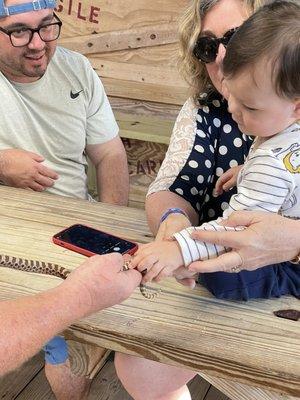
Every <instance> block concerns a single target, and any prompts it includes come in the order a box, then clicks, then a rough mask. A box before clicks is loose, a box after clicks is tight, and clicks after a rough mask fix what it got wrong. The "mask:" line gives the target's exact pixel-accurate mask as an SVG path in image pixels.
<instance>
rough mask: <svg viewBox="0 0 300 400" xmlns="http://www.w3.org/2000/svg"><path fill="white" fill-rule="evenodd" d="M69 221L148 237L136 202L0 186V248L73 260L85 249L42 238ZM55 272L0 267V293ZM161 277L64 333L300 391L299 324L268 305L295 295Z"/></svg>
mask: <svg viewBox="0 0 300 400" xmlns="http://www.w3.org/2000/svg"><path fill="white" fill-rule="evenodd" d="M74 223H83V224H87V225H90V226H93V227H96V228H99V229H102V230H105V231H108V232H111V233H114V234H117V235H119V236H122V237H124V238H127V239H130V240H134V241H137V242H147V241H149V240H150V239H149V238H150V237H151V235H150V232H149V230H148V228H147V224H146V220H145V214H144V212H143V211H141V210H137V209H132V208H125V207H117V206H111V205H107V204H100V203H88V202H86V201H81V200H74V199H70V198H64V197H57V196H53V195H49V194H44V193H43V194H40V193H33V192H30V191H26V190H22V189H13V188H7V187H4V186H1V187H0V226H1V229H0V253H1V254H8V255H15V256H17V257H23V258H28V259H34V260H41V261H46V262H54V263H57V264H60V265H63V266H65V267H68V268H75V267H76V266H78V265H79V264H80V263H81V262H82V261H83V260H84V259H85V257H84V256H81V255H79V254H76V253H74V252H72V251H70V250H67V249H64V248H62V247H59V246H57V245H54V244H53V243H52V240H51V238H52V236H53V234H55V233H56V232H58V231H59V230H61V229H62V228H64V227H67V226H69V225H71V224H74ZM59 282H60V280H59V278H56V277H50V276H41V275H36V274H31V273H25V272H19V271H14V270H10V269H7V268H0V299H10V298H16V297H18V296H22V295H26V294H30V293H36V292H38V291H40V290H45V289H48V288H50V287H53V286H55V285H57V284H59ZM161 287H162V293H161V294H160V296H159V297H158V298H156V299H154V300H147V299H145V298H144V297H142V295H141V294H140V292H139V290H138V289H137V290H136V291H135V292H134V294H133V295H132V296H131V297H130V298H129V299H128V300H126V301H125V302H124V303H122V304H120V305H118V306H115V307H112V308H110V309H107V310H104V311H101V312H98V313H96V314H94V315H92V316H90V317H88V318H85V319H83V320H81V321H78V322H76V323H75V324H74V325H72V327H71V329H70V330H69V333H70V334H71V335H73V336H76V337H77V338H80V339H82V340H86V341H89V342H91V343H96V344H98V345H100V346H104V347H107V348H110V349H113V350H119V351H122V352H126V353H130V354H135V355H139V356H142V357H146V358H149V359H152V360H157V361H162V362H165V363H169V364H173V365H182V366H185V367H187V368H191V369H193V370H198V371H203V372H206V373H207V374H210V375H214V376H220V377H227V378H229V379H231V380H236V381H240V382H244V383H246V384H249V385H253V386H265V387H269V388H270V389H272V390H275V391H281V392H283V393H288V394H291V395H294V396H295V395H296V396H300V329H299V327H300V324H299V321H298V322H295V321H290V320H285V319H280V318H277V317H275V316H274V315H273V311H274V310H278V309H286V308H294V309H298V310H299V309H300V304H299V300H297V299H295V298H292V297H284V298H281V299H276V300H256V301H249V302H247V303H246V302H234V301H220V300H217V299H215V298H213V297H212V296H210V295H209V294H208V293H207V292H206V291H205V290H203V289H201V288H200V289H198V288H197V289H195V290H189V289H187V288H184V287H183V286H181V285H179V284H177V283H176V282H175V281H173V280H170V281H167V282H166V283H163V284H162V285H161ZM59 306H60V305H58V307H59Z"/></svg>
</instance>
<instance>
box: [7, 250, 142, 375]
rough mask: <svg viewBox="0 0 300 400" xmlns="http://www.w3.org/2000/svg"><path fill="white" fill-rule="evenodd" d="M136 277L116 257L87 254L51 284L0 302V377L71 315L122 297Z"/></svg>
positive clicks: (138, 276)
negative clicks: (83, 259) (89, 255)
mask: <svg viewBox="0 0 300 400" xmlns="http://www.w3.org/2000/svg"><path fill="white" fill-rule="evenodd" d="M41 267H42V266H41ZM140 281H141V274H140V273H139V272H138V271H136V270H127V271H124V270H123V258H122V256H121V255H120V254H115V253H114V254H108V255H104V256H94V257H91V258H89V259H88V260H86V261H85V262H84V263H83V264H82V265H81V266H80V267H78V268H77V269H75V270H74V271H72V272H71V273H70V274H69V275H68V276H67V277H66V279H65V280H64V281H62V283H61V284H60V285H58V286H57V287H55V288H53V289H50V290H47V291H45V292H42V293H38V294H36V295H32V296H26V297H21V298H18V299H16V300H9V301H2V302H0V315H1V324H2V329H1V332H0V343H1V346H0V376H1V375H3V374H4V373H6V372H8V371H10V370H12V369H14V368H16V367H17V366H19V365H20V364H21V363H23V362H24V361H26V360H27V359H28V358H29V357H31V356H33V355H34V354H35V353H37V352H38V351H39V350H40V349H41V348H42V346H43V345H44V344H45V343H46V342H47V341H48V340H49V339H51V338H52V337H53V336H54V335H55V334H57V333H58V332H61V331H63V330H64V329H65V328H66V327H67V326H68V325H70V324H72V323H73V322H74V321H75V320H77V319H79V318H83V317H85V316H87V315H89V314H92V313H94V312H96V311H99V310H102V309H104V308H106V307H110V306H112V305H114V304H117V303H120V302H122V301H123V300H125V299H126V298H127V297H129V296H130V294H131V293H132V292H133V290H134V289H135V288H136V287H137V286H138V285H139V283H140ZM59 305H61V306H59Z"/></svg>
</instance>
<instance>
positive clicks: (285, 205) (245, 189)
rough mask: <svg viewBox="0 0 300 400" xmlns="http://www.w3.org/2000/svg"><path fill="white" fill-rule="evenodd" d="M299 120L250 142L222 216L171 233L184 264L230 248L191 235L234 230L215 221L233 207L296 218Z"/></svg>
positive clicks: (299, 198) (299, 192) (299, 201)
mask: <svg viewBox="0 0 300 400" xmlns="http://www.w3.org/2000/svg"><path fill="white" fill-rule="evenodd" d="M299 139H300V124H299V123H295V124H293V125H291V126H290V127H288V128H287V129H285V130H284V131H282V132H280V133H279V134H277V135H276V136H273V137H272V138H270V139H267V140H265V141H263V142H261V143H259V141H260V139H258V140H256V141H255V143H254V144H253V146H252V148H251V150H250V153H249V155H248V157H247V159H246V162H245V164H244V166H243V168H242V169H241V171H240V173H239V176H238V180H237V193H236V194H234V195H233V196H232V197H231V199H230V202H229V207H228V208H227V209H226V210H225V211H224V213H223V217H222V218H218V219H217V220H214V221H210V222H208V223H205V224H202V225H201V226H199V227H190V228H188V229H184V230H183V231H181V232H178V233H176V234H175V235H174V237H175V239H176V240H177V241H178V243H179V246H180V248H181V251H182V255H183V259H184V263H185V265H186V266H187V265H189V264H190V263H191V262H193V261H197V260H207V259H209V258H215V257H217V256H218V255H220V254H222V253H224V252H226V251H228V250H230V249H228V248H226V247H223V246H216V245H214V244H208V243H204V242H201V241H196V240H193V239H191V237H190V234H191V232H193V231H195V230H217V231H220V230H237V229H239V230H240V229H244V228H243V227H239V228H236V229H235V228H229V227H224V226H221V225H219V223H220V221H222V220H224V219H226V218H228V216H229V215H230V214H231V213H232V212H233V211H238V210H249V211H266V212H273V213H280V214H282V215H284V216H286V217H290V218H300V140H299Z"/></svg>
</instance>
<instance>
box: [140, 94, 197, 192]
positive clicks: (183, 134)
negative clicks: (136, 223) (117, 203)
mask: <svg viewBox="0 0 300 400" xmlns="http://www.w3.org/2000/svg"><path fill="white" fill-rule="evenodd" d="M197 111H198V108H197V106H196V105H195V103H194V101H193V99H192V98H189V99H188V100H187V101H186V102H185V104H184V105H183V107H182V109H181V110H180V113H179V115H178V117H177V119H176V122H175V125H174V129H173V132H172V136H171V139H170V145H169V147H168V150H167V153H166V156H165V159H164V161H163V163H162V165H161V167H160V169H159V171H158V174H157V177H156V179H155V181H154V182H153V183H152V184H151V185H150V187H149V190H148V193H147V196H149V195H150V194H151V193H155V192H159V191H162V190H168V189H169V187H170V186H171V185H172V183H173V182H174V181H175V179H176V178H177V176H178V175H179V173H180V171H181V169H182V168H183V166H184V165H185V163H186V160H187V158H188V157H189V155H190V153H191V150H192V147H193V143H194V140H195V134H196V128H197V124H196V116H197Z"/></svg>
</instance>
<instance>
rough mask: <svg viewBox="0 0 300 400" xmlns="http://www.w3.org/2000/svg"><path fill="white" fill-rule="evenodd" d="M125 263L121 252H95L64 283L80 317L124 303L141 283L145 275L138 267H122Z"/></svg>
mask: <svg viewBox="0 0 300 400" xmlns="http://www.w3.org/2000/svg"><path fill="white" fill-rule="evenodd" d="M123 264H124V260H123V257H122V256H121V254H118V253H113V254H107V255H103V256H93V257H91V258H89V259H88V260H87V261H85V262H84V263H83V264H82V265H81V266H80V267H78V268H77V269H76V270H74V271H73V272H72V273H71V274H70V275H69V276H68V278H67V279H66V280H65V281H64V282H63V283H62V284H61V289H62V290H64V293H65V294H66V296H70V304H72V307H73V306H74V307H76V308H77V310H79V312H80V314H81V316H80V317H83V316H86V315H89V314H92V313H94V312H96V311H99V310H102V309H104V308H107V307H111V306H113V305H115V304H118V303H121V302H122V301H123V300H125V299H127V297H129V296H130V295H131V293H132V292H133V290H134V289H135V288H136V287H137V286H138V285H139V284H140V282H141V279H142V275H141V274H140V273H139V272H138V271H136V270H128V271H122V267H123ZM69 307H70V306H69ZM80 317H78V318H80Z"/></svg>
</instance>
